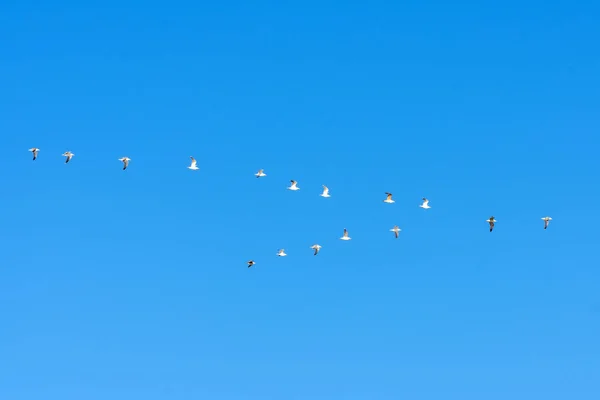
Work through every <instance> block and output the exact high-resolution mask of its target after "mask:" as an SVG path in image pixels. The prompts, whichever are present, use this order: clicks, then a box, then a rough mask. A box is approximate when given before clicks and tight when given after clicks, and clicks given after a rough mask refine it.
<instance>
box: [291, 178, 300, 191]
mask: <svg viewBox="0 0 600 400" xmlns="http://www.w3.org/2000/svg"><path fill="white" fill-rule="evenodd" d="M290 182H291V183H292V184H291V185H290V186H289V187H288V190H300V188H299V187H298V182H296V181H295V180H293V179H292V180H290Z"/></svg>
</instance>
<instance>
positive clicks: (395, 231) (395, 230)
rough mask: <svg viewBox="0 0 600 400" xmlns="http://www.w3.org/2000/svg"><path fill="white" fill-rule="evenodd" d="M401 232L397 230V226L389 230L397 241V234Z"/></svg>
mask: <svg viewBox="0 0 600 400" xmlns="http://www.w3.org/2000/svg"><path fill="white" fill-rule="evenodd" d="M401 230H402V229H400V228H398V225H394V227H393V228H392V229H390V232H394V235H395V236H396V239H398V233H400V231H401Z"/></svg>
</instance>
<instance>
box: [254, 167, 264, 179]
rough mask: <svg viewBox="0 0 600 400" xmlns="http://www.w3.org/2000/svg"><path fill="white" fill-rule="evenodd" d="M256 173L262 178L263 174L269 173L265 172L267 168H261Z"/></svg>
mask: <svg viewBox="0 0 600 400" xmlns="http://www.w3.org/2000/svg"><path fill="white" fill-rule="evenodd" d="M254 175H256V177H257V178H261V177H263V176H267V174H265V170H264V169H259V170H258V172H257V173H255V174H254Z"/></svg>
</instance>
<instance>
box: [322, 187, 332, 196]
mask: <svg viewBox="0 0 600 400" xmlns="http://www.w3.org/2000/svg"><path fill="white" fill-rule="evenodd" d="M320 196H321V197H331V195H330V194H329V188H328V187H327V186H325V185H323V193H321V194H320Z"/></svg>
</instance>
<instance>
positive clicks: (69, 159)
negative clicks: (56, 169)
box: [62, 151, 75, 164]
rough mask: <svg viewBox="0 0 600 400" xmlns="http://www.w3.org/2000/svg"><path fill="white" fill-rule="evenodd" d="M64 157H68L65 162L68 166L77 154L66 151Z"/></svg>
mask: <svg viewBox="0 0 600 400" xmlns="http://www.w3.org/2000/svg"><path fill="white" fill-rule="evenodd" d="M62 155H63V156H65V157H67V159H66V160H65V164H66V163H68V162H69V161H71V158H73V156H74V155H75V154H73V153H71V152H70V151H65V152H64V153H63V154H62Z"/></svg>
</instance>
